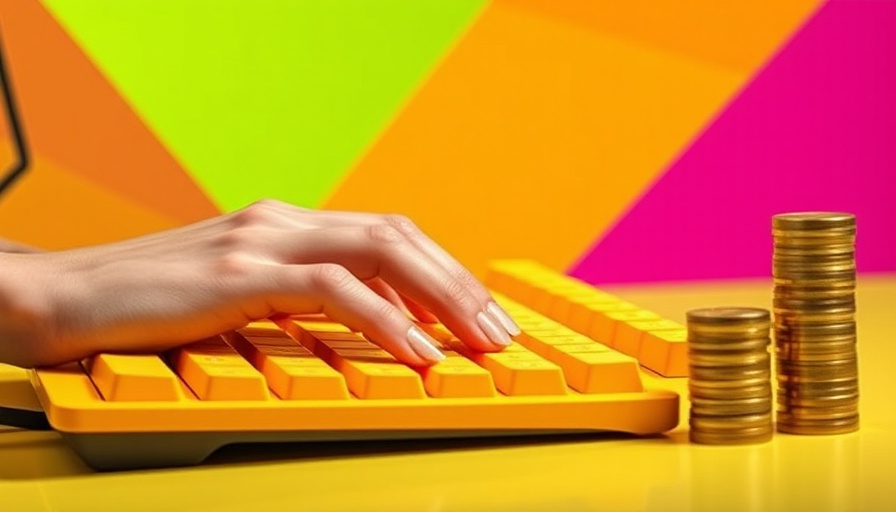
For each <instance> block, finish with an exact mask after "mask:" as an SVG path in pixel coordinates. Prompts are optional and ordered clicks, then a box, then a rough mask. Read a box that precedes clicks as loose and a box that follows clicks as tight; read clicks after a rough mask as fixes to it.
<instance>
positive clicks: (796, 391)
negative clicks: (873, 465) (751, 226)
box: [772, 213, 859, 434]
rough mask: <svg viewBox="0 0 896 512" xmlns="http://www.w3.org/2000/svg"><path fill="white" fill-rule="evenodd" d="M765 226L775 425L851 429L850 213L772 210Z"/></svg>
mask: <svg viewBox="0 0 896 512" xmlns="http://www.w3.org/2000/svg"><path fill="white" fill-rule="evenodd" d="M772 232H773V236H774V244H775V245H774V257H773V270H772V273H773V276H774V282H775V291H774V313H775V354H776V362H777V378H778V414H777V424H778V430H779V431H780V432H786V433H791V434H842V433H846V432H854V431H856V430H858V428H859V371H858V357H857V352H856V321H855V311H856V301H855V288H856V263H855V241H856V220H855V216H854V215H852V214H848V213H788V214H781V215H775V216H774V217H773V218H772Z"/></svg>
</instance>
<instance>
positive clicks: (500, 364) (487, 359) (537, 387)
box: [451, 342, 567, 396]
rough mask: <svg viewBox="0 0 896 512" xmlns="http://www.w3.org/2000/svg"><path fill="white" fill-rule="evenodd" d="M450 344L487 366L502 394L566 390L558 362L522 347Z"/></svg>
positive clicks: (555, 392) (546, 393)
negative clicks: (472, 347)
mask: <svg viewBox="0 0 896 512" xmlns="http://www.w3.org/2000/svg"><path fill="white" fill-rule="evenodd" d="M451 348H453V349H454V350H455V351H457V352H458V353H459V354H461V355H463V356H464V357H467V358H468V359H470V360H472V361H473V362H475V363H476V364H478V365H480V366H482V367H483V368H485V369H486V370H488V371H489V373H491V374H492V378H493V379H494V381H495V387H497V388H498V389H499V390H500V391H501V392H502V393H504V394H505V395H511V396H522V395H527V396H529V395H563V394H566V392H567V389H566V381H565V380H564V378H563V370H562V369H561V368H560V367H559V366H557V365H556V364H554V363H551V362H550V361H547V360H545V359H544V358H542V357H541V356H539V355H538V354H535V353H532V352H530V351H528V350H525V349H523V348H521V347H514V348H513V349H511V350H504V351H503V352H474V351H472V350H470V349H468V348H467V347H464V346H462V345H460V343H459V342H458V343H454V344H452V346H451ZM508 348H510V347H508Z"/></svg>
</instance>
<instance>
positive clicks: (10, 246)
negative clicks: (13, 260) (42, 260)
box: [0, 238, 41, 253]
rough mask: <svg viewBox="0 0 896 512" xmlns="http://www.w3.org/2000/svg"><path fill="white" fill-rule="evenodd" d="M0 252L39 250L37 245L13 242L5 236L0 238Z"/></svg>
mask: <svg viewBox="0 0 896 512" xmlns="http://www.w3.org/2000/svg"><path fill="white" fill-rule="evenodd" d="M0 252H12V253H32V252H41V250H40V249H38V248H37V247H32V246H30V245H25V244H22V243H19V242H13V241H10V240H7V239H5V238H0Z"/></svg>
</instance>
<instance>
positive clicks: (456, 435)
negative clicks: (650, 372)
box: [60, 429, 639, 471]
mask: <svg viewBox="0 0 896 512" xmlns="http://www.w3.org/2000/svg"><path fill="white" fill-rule="evenodd" d="M60 434H61V435H62V437H63V439H64V440H65V441H66V442H67V443H68V445H69V446H71V447H72V449H74V451H75V452H76V453H77V454H78V455H79V456H80V457H81V458H82V459H83V460H84V462H85V463H87V465H88V466H90V467H91V468H93V469H95V470H97V471H123V470H140V469H154V468H168V467H177V466H195V465H198V464H201V463H202V462H203V461H205V460H206V459H207V458H208V457H209V456H211V455H212V454H213V453H214V452H216V451H217V450H219V449H221V448H223V447H225V446H228V445H234V444H249V443H326V442H329V443H332V442H352V441H410V440H447V439H474V438H478V439H484V438H502V439H510V438H525V439H531V438H532V437H533V436H539V437H545V438H548V437H550V438H552V439H551V440H552V441H553V440H555V439H556V438H563V437H570V438H572V437H573V436H582V435H588V436H592V435H593V436H594V438H595V439H600V438H601V437H602V436H606V438H607V439H619V438H620V436H623V437H624V438H636V437H639V436H635V435H633V434H624V433H620V432H613V431H599V430H562V431H558V430H526V429H517V430H479V431H473V430H471V431H463V430H460V431H459V430H450V431H435V430H434V431H410V430H397V431H396V430H389V431H357V430H350V431H303V432H296V431H289V432H181V433H149V432H146V433H142V432H141V433H118V434H110V433H104V434H71V433H64V432H62V433H60ZM576 438H577V439H581V437H576Z"/></svg>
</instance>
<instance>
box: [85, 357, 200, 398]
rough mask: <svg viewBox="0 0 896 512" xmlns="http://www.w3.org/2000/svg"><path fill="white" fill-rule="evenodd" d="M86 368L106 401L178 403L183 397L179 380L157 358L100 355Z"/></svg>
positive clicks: (89, 362)
mask: <svg viewBox="0 0 896 512" xmlns="http://www.w3.org/2000/svg"><path fill="white" fill-rule="evenodd" d="M85 366H86V369H87V372H88V373H89V374H90V378H91V379H93V382H94V384H96V387H97V389H98V390H99V392H100V393H102V395H103V398H105V399H106V400H116V401H152V400H178V399H180V398H181V397H182V396H183V395H182V393H181V390H180V383H179V382H178V378H177V376H176V375H174V372H172V371H171V369H170V368H168V366H167V365H166V364H165V363H164V362H163V361H162V360H161V359H160V358H159V356H157V355H130V354H128V355H125V354H99V355H96V356H93V357H91V358H90V359H89V360H87V361H86V364H85Z"/></svg>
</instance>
